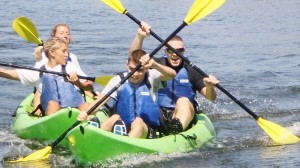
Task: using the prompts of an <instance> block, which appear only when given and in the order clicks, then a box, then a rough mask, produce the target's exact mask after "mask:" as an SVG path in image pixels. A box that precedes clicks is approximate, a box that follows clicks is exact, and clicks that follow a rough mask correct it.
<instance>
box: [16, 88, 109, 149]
mask: <svg viewBox="0 0 300 168" xmlns="http://www.w3.org/2000/svg"><path fill="white" fill-rule="evenodd" d="M33 96H34V95H33V93H32V94H29V95H28V96H27V97H26V98H25V99H24V100H23V101H22V102H21V104H20V105H19V107H18V108H17V110H16V113H15V117H14V122H13V125H12V130H13V131H14V132H15V133H16V135H17V136H18V137H20V138H23V139H31V140H39V141H41V142H45V143H51V142H53V141H55V140H56V139H57V138H58V137H59V136H60V135H61V134H63V133H64V132H65V131H66V130H67V129H68V128H69V127H70V126H71V125H73V124H74V123H75V122H76V121H77V115H78V114H79V110H78V109H76V108H64V109H61V110H60V111H58V112H56V113H54V114H52V115H49V116H45V117H38V116H35V115H31V114H30V112H32V111H33V110H34V109H33V106H32V100H33ZM89 101H91V99H89ZM97 115H99V117H100V118H102V117H104V118H105V116H104V114H103V115H101V114H97ZM59 145H61V146H66V145H67V141H66V140H65V139H64V140H63V141H62V142H61V143H60V144H59Z"/></svg>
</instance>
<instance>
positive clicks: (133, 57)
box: [128, 49, 147, 64]
mask: <svg viewBox="0 0 300 168" xmlns="http://www.w3.org/2000/svg"><path fill="white" fill-rule="evenodd" d="M145 54H147V53H146V52H145V51H144V50H140V49H139V50H134V51H132V53H131V55H130V56H129V57H128V63H129V62H130V61H132V62H134V63H136V64H137V63H139V60H140V58H141V57H142V56H144V55H145Z"/></svg>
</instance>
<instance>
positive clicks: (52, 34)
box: [50, 23, 71, 37]
mask: <svg viewBox="0 0 300 168" xmlns="http://www.w3.org/2000/svg"><path fill="white" fill-rule="evenodd" d="M60 26H63V27H67V28H68V29H69V32H71V29H70V27H69V25H67V24H64V23H60V24H57V25H55V26H54V27H53V28H52V30H51V33H50V36H51V37H54V36H55V33H56V31H57V28H58V27H60Z"/></svg>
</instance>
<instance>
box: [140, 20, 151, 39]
mask: <svg viewBox="0 0 300 168" xmlns="http://www.w3.org/2000/svg"><path fill="white" fill-rule="evenodd" d="M150 29H151V26H150V25H149V24H148V23H146V22H144V21H141V27H139V28H138V35H139V36H142V37H147V36H150Z"/></svg>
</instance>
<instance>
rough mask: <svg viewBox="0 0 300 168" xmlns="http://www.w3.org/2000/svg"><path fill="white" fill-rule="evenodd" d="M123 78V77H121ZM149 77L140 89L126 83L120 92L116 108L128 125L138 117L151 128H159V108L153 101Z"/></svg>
mask: <svg viewBox="0 0 300 168" xmlns="http://www.w3.org/2000/svg"><path fill="white" fill-rule="evenodd" d="M121 78H122V77H121ZM147 79H148V77H147V75H145V80H143V81H142V82H141V84H140V85H139V86H138V87H134V86H132V84H130V83H129V82H128V81H127V82H125V83H124V84H123V86H122V88H121V89H120V91H118V94H117V99H118V101H117V102H116V103H115V105H114V108H115V110H116V112H117V113H118V114H119V115H120V116H121V118H122V120H123V121H124V122H125V124H126V125H131V123H132V122H133V120H134V119H135V118H136V117H140V118H142V119H143V121H144V122H145V123H146V124H147V125H149V126H159V125H160V122H159V110H160V109H159V106H158V105H157V103H156V102H155V101H154V100H153V98H152V94H151V92H150V88H149V87H148V86H147Z"/></svg>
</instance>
